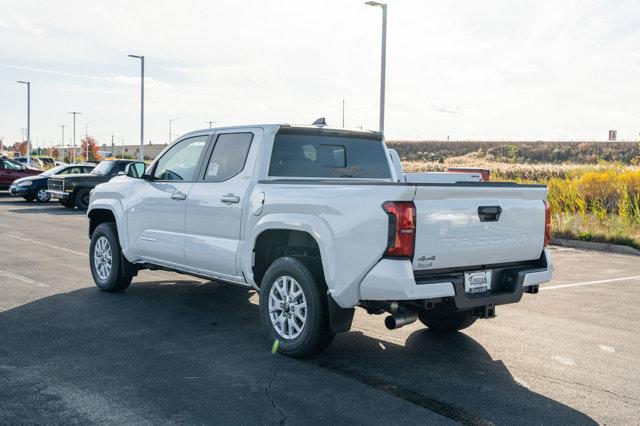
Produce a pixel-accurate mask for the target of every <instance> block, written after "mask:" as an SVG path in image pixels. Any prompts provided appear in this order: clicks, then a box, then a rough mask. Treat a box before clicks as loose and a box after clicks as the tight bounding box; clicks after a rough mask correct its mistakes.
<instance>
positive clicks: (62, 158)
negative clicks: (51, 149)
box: [60, 124, 67, 161]
mask: <svg viewBox="0 0 640 426" xmlns="http://www.w3.org/2000/svg"><path fill="white" fill-rule="evenodd" d="M60 127H62V140H61V141H60V148H61V151H60V160H61V161H64V155H62V151H64V128H65V127H67V126H65V125H64V124H61V125H60Z"/></svg>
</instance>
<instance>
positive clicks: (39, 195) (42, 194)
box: [36, 188, 51, 203]
mask: <svg viewBox="0 0 640 426" xmlns="http://www.w3.org/2000/svg"><path fill="white" fill-rule="evenodd" d="M50 199H51V194H49V193H48V192H47V190H46V189H44V188H40V189H38V192H36V201H37V202H39V203H46V202H47V201H49V200H50Z"/></svg>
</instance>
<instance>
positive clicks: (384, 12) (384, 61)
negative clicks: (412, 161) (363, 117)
mask: <svg viewBox="0 0 640 426" xmlns="http://www.w3.org/2000/svg"><path fill="white" fill-rule="evenodd" d="M365 4H366V5H367V6H375V7H380V8H382V53H381V55H380V132H384V92H385V87H384V85H385V73H386V67H387V5H386V4H385V3H378V2H377V1H368V2H366V3H365Z"/></svg>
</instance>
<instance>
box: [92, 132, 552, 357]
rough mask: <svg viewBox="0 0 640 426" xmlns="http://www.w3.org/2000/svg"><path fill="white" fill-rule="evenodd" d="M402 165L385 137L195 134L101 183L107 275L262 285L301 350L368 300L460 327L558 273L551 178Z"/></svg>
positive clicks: (100, 280) (400, 313) (97, 252)
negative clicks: (411, 171) (506, 179)
mask: <svg viewBox="0 0 640 426" xmlns="http://www.w3.org/2000/svg"><path fill="white" fill-rule="evenodd" d="M401 173H402V171H401V170H398V168H397V167H394V162H393V160H392V157H391V155H390V152H389V150H387V148H386V146H385V144H384V142H383V137H382V134H381V133H378V132H368V131H352V130H344V129H333V128H327V127H322V126H291V125H282V124H278V125H255V126H239V127H225V128H217V129H205V130H199V131H195V132H191V133H189V134H187V135H184V136H182V137H181V138H180V139H178V140H176V141H175V142H174V143H173V144H171V145H170V146H168V147H167V148H166V149H165V150H164V151H163V152H162V153H161V154H159V155H158V156H157V158H156V159H155V160H154V161H153V162H152V163H151V164H150V165H149V166H148V167H145V164H144V163H141V162H139V163H132V164H130V165H129V166H127V169H126V171H125V173H124V175H123V176H118V177H116V178H114V179H112V180H111V181H109V182H107V183H103V184H101V185H98V186H97V187H96V188H95V189H94V190H93V191H92V193H91V197H90V205H89V208H88V212H87V216H88V218H89V236H90V238H91V246H90V265H91V272H92V275H93V279H94V281H95V283H96V285H97V286H98V287H99V288H100V289H102V290H105V291H122V290H124V289H126V288H127V287H128V286H129V284H130V283H131V280H132V277H133V276H134V275H136V273H137V271H138V270H140V269H145V268H147V269H163V270H171V271H176V272H180V273H184V274H189V275H193V276H198V277H204V278H207V279H211V280H215V281H218V282H224V283H231V284H237V285H241V286H247V287H252V288H254V289H256V290H257V291H259V293H260V315H261V319H262V324H263V328H264V332H265V333H266V335H267V337H268V339H269V340H270V342H271V343H274V341H277V348H278V350H279V351H280V352H281V353H284V354H287V355H290V356H297V357H301V356H305V355H309V354H312V353H315V352H317V351H319V350H322V349H323V348H325V347H327V346H328V345H329V344H330V343H331V341H332V340H333V337H334V336H335V334H336V333H338V332H345V331H348V330H349V329H350V327H351V322H352V320H353V314H354V309H355V307H358V306H359V307H361V308H364V309H366V310H367V312H369V313H371V314H382V313H385V312H387V313H389V316H388V317H387V318H386V319H385V324H386V326H387V327H388V328H390V329H394V328H398V327H401V326H403V325H405V324H409V323H412V322H414V321H416V320H417V319H419V320H420V321H421V322H422V323H423V324H425V325H426V326H427V327H429V328H430V329H432V330H434V331H441V332H447V331H456V330H460V329H463V328H465V327H468V326H469V325H471V324H472V323H473V322H474V321H475V320H476V319H477V318H491V317H493V316H495V306H496V305H501V304H506V303H515V302H518V301H519V300H520V299H521V297H522V294H523V293H536V292H537V291H538V285H539V284H540V283H543V282H546V281H549V280H550V279H551V270H552V266H551V259H550V257H549V252H548V251H547V249H546V248H545V247H546V245H547V243H548V242H549V214H548V209H547V207H546V201H545V199H546V191H547V190H546V188H545V187H544V186H539V185H518V184H515V183H503V182H477V181H464V180H463V181H453V182H452V181H451V179H450V177H449V178H448V179H446V181H445V182H433V178H430V181H429V182H413V181H410V180H407V179H405V178H401ZM460 176H461V177H460V179H462V175H460Z"/></svg>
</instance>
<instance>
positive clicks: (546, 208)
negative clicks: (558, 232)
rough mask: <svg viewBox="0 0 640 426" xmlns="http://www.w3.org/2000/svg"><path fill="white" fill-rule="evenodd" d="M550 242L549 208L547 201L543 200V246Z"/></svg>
mask: <svg viewBox="0 0 640 426" xmlns="http://www.w3.org/2000/svg"><path fill="white" fill-rule="evenodd" d="M550 242H551V209H550V208H549V203H547V200H544V246H545V247H546V246H548V245H549V243H550Z"/></svg>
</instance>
